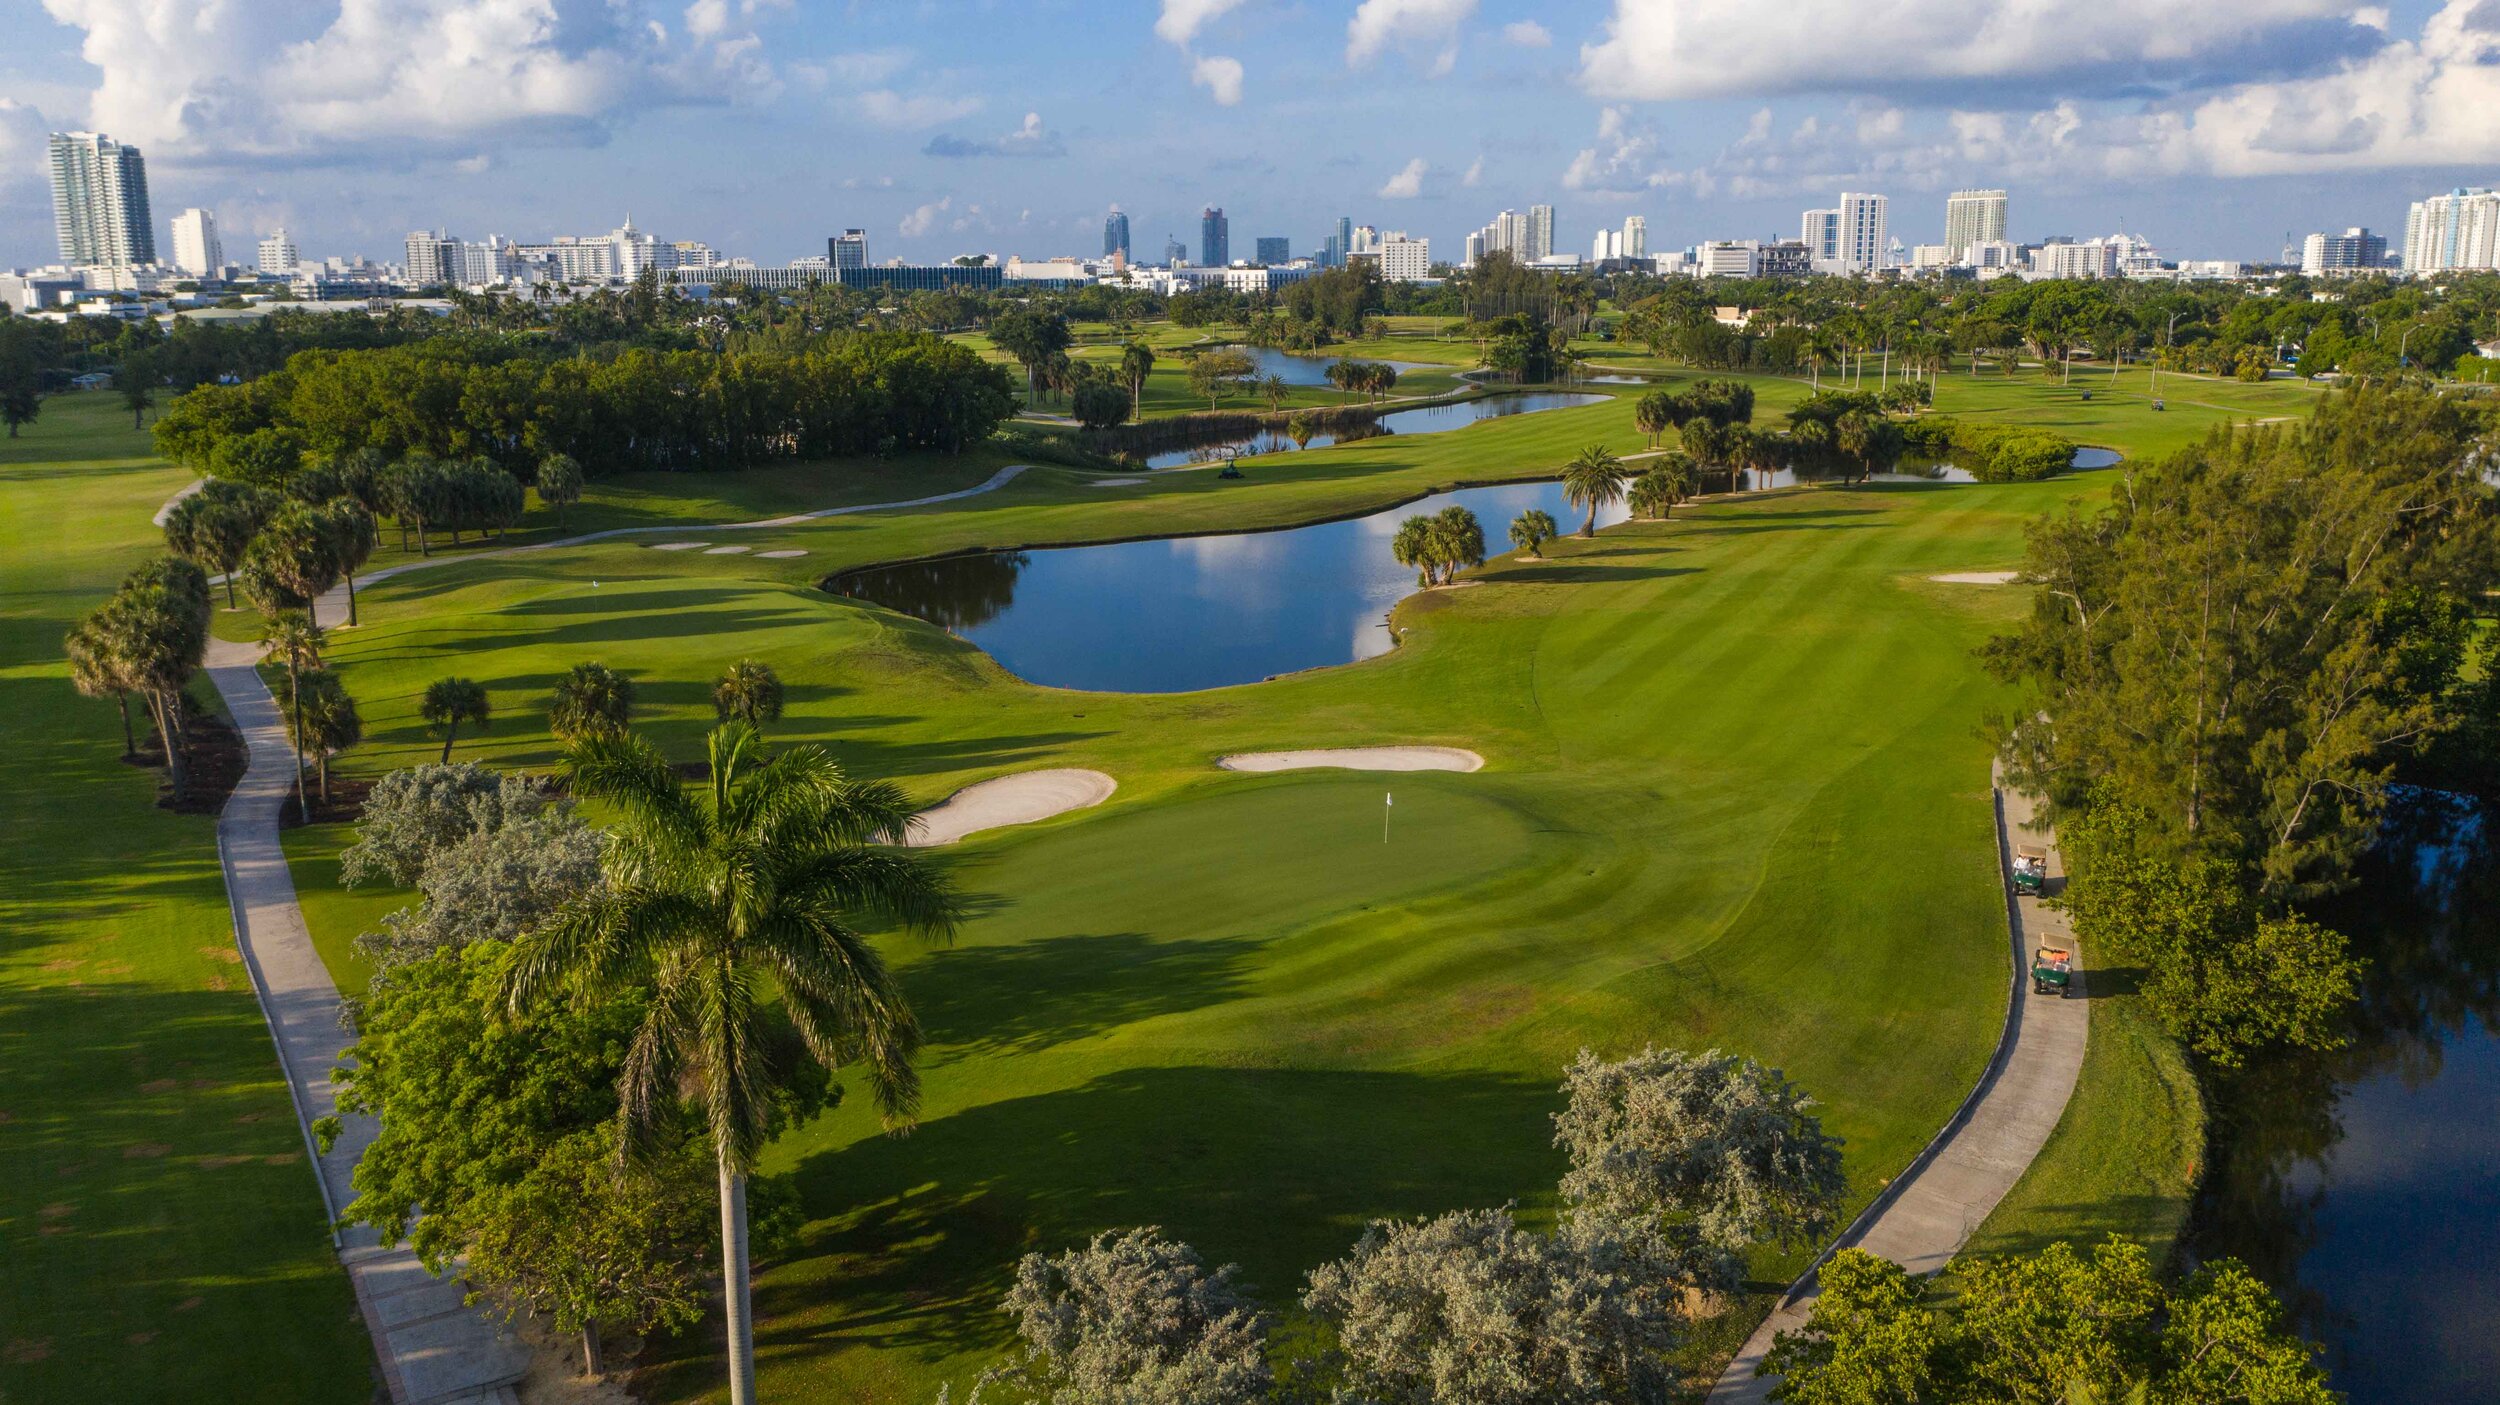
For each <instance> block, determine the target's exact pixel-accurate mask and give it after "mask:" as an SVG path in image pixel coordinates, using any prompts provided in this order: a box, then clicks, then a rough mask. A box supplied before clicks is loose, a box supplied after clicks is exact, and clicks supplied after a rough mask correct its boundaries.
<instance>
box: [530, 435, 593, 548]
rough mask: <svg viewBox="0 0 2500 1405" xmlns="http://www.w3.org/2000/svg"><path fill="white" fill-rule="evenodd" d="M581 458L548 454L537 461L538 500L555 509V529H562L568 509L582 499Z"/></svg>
mask: <svg viewBox="0 0 2500 1405" xmlns="http://www.w3.org/2000/svg"><path fill="white" fill-rule="evenodd" d="M584 486H585V483H584V481H583V478H582V465H581V460H579V459H576V458H574V457H573V456H572V455H571V454H549V455H548V456H547V457H545V458H544V459H541V460H539V463H538V500H539V501H540V502H543V503H545V504H546V505H547V506H549V507H552V508H554V509H555V510H556V530H557V531H559V532H560V531H563V530H564V519H565V514H566V512H567V510H568V509H570V508H571V507H572V506H573V504H575V503H577V502H580V501H581V500H582V489H583V488H584Z"/></svg>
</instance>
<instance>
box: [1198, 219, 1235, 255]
mask: <svg viewBox="0 0 2500 1405" xmlns="http://www.w3.org/2000/svg"><path fill="white" fill-rule="evenodd" d="M1232 261H1233V226H1232V223H1231V221H1229V220H1227V219H1225V218H1224V207H1223V206H1221V205H1209V206H1207V207H1206V208H1205V209H1204V210H1201V211H1199V212H1198V263H1199V265H1200V266H1201V267H1204V268H1222V267H1223V266H1224V265H1226V264H1228V263H1231V262H1232Z"/></svg>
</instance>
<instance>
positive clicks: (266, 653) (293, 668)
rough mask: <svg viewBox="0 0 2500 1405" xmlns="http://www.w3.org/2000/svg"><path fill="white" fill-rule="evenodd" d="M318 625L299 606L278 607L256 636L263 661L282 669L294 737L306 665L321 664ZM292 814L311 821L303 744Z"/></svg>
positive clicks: (300, 726) (299, 725) (300, 730)
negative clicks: (306, 800) (307, 804)
mask: <svg viewBox="0 0 2500 1405" xmlns="http://www.w3.org/2000/svg"><path fill="white" fill-rule="evenodd" d="M321 645H322V633H321V626H319V625H317V624H314V623H313V621H312V616H311V615H310V614H307V613H306V612H304V611H302V610H279V611H277V612H276V613H274V614H272V615H270V616H269V627H268V629H267V630H266V631H265V632H263V633H262V635H261V636H260V656H261V658H262V660H263V661H265V662H268V663H274V664H277V665H278V666H279V667H281V668H284V669H285V670H286V696H287V707H288V710H289V712H290V713H291V714H292V716H293V719H294V720H293V721H292V722H290V723H289V724H288V726H287V731H288V733H289V734H290V735H292V736H295V737H299V738H300V737H302V736H303V735H304V687H303V674H304V671H305V670H306V669H313V668H319V667H321ZM295 817H296V819H297V820H299V821H301V822H302V823H305V824H310V823H312V811H311V810H310V809H307V808H306V807H305V805H304V748H303V746H302V744H301V743H300V742H299V743H298V744H297V746H296V748H295Z"/></svg>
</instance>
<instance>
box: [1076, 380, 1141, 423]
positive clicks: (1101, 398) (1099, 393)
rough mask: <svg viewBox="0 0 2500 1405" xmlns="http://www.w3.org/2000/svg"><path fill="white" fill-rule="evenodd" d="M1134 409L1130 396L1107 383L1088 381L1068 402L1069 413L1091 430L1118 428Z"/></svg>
mask: <svg viewBox="0 0 2500 1405" xmlns="http://www.w3.org/2000/svg"><path fill="white" fill-rule="evenodd" d="M1132 408H1133V406H1132V405H1131V403H1130V399H1129V396H1128V395H1127V394H1126V393H1125V392H1123V391H1122V390H1121V389H1120V388H1119V387H1118V386H1116V385H1112V384H1110V383H1109V382H1107V381H1099V380H1089V381H1086V382H1085V383H1083V384H1081V385H1079V386H1078V387H1077V388H1076V393H1075V394H1074V395H1073V396H1071V397H1070V398H1069V400H1068V411H1069V413H1071V414H1073V415H1075V416H1076V422H1077V423H1078V424H1080V425H1082V426H1084V427H1085V428H1087V429H1090V430H1105V429H1111V428H1114V427H1116V426H1118V425H1119V424H1120V423H1121V422H1122V421H1124V420H1126V419H1127V418H1128V417H1129V411H1130V410H1131V409H1132Z"/></svg>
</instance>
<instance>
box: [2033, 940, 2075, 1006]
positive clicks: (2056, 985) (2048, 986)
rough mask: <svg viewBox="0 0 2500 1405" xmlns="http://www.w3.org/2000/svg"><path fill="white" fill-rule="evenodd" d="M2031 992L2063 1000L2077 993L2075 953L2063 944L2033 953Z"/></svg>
mask: <svg viewBox="0 0 2500 1405" xmlns="http://www.w3.org/2000/svg"><path fill="white" fill-rule="evenodd" d="M2031 993H2032V994H2034V995H2054V996H2056V997H2057V998H2058V999H2060V1000H2063V999H2065V998H2066V997H2067V996H2070V995H2072V994H2074V993H2075V954H2074V953H2073V952H2071V951H2068V950H2067V949H2066V948H2064V947H2062V946H2044V947H2041V948H2040V949H2039V950H2037V951H2035V952H2033V953H2031Z"/></svg>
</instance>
